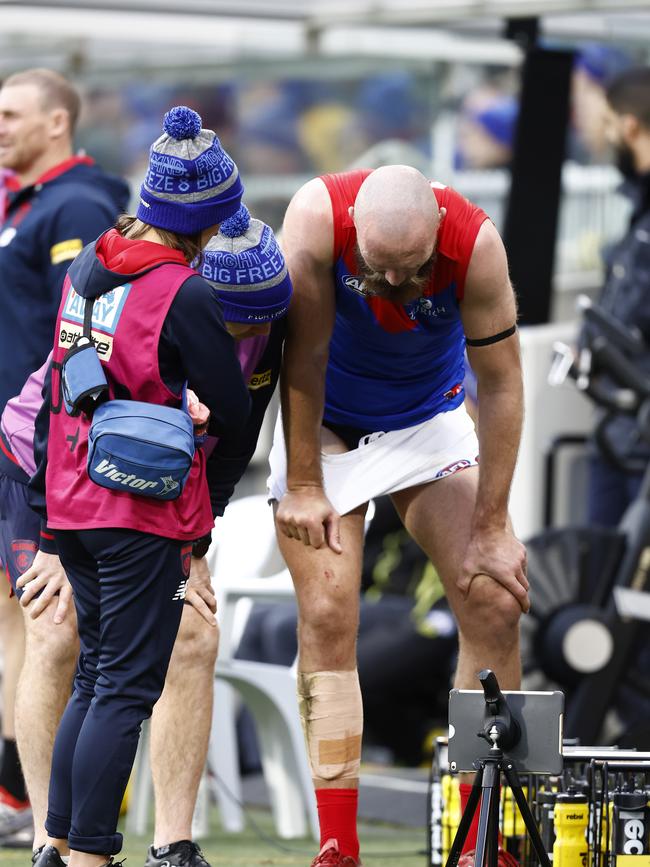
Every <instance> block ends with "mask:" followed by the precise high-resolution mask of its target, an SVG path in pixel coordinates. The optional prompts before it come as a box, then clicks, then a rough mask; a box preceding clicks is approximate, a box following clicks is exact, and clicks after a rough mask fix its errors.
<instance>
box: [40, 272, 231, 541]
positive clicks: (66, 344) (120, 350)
mask: <svg viewBox="0 0 650 867" xmlns="http://www.w3.org/2000/svg"><path fill="white" fill-rule="evenodd" d="M195 273H196V272H195V271H194V270H193V269H191V268H189V267H188V266H186V265H180V264H179V265H177V264H171V263H167V264H164V265H160V266H159V267H157V268H155V269H153V270H152V271H149V272H148V273H146V274H145V275H144V276H142V277H138V278H137V279H136V280H134V281H133V282H132V283H125V284H124V285H122V286H117V287H116V288H115V289H112V290H110V291H109V292H106V293H105V294H104V295H101V296H100V297H98V298H96V299H95V302H94V305H93V319H92V334H93V338H94V340H95V341H96V346H97V351H98V354H99V358H100V360H101V362H102V365H103V367H104V372H105V374H106V379H107V380H108V387H109V396H110V398H111V399H112V398H121V399H123V398H129V399H131V400H140V401H146V402H148V403H156V404H160V405H163V406H172V407H179V406H180V404H181V398H180V395H177V394H173V393H172V392H171V391H170V390H169V389H168V388H167V386H166V385H165V383H164V382H163V381H162V379H161V376H160V371H159V368H158V342H159V340H160V333H161V330H162V327H163V323H164V321H165V318H166V316H167V313H168V311H169V308H170V306H171V303H172V301H173V300H174V298H175V296H176V293H177V292H178V290H179V289H180V287H181V286H182V285H183V283H184V282H185V281H186V280H187V279H189V277H191V276H192V275H194V274H195ZM84 306H85V299H84V298H82V297H81V296H79V295H77V293H76V292H75V291H74V287H73V286H72V284H71V283H70V277H69V276H67V277H66V279H65V283H64V285H63V298H62V301H61V306H60V308H59V314H58V318H57V324H56V337H55V346H54V355H53V370H52V406H51V411H50V433H49V440H48V448H47V475H46V497H47V513H48V517H47V522H48V526H49V527H52V528H54V529H58V530H89V529H100V528H122V529H131V530H138V531H140V532H143V533H152V534H153V535H156V536H165V537H166V538H169V539H182V540H185V539H197V538H199V537H200V536H203V535H205V534H206V533H208V532H209V531H210V530H211V529H212V527H213V524H214V521H213V518H212V510H211V507H210V497H209V493H208V485H207V481H206V475H205V455H204V453H203V451H202V449H197V451H196V454H195V455H194V461H193V464H192V468H191V470H190V475H189V477H188V479H187V482H186V484H185V488H184V489H183V492H182V494H181V495H180V497H179V498H178V499H177V500H168V501H160V500H153V499H147V498H146V497H142V496H138V495H136V494H130V493H128V492H127V491H124V492H121V491H110V490H108V489H107V488H102V487H100V486H99V485H96V484H94V483H93V482H92V481H91V480H90V478H89V476H88V472H87V470H86V461H87V456H88V429H89V427H90V421H89V420H88V419H87V418H86V417H85V416H83V415H81V416H77V417H72V416H69V415H68V414H67V413H66V411H65V407H64V406H63V400H62V395H61V386H60V365H61V362H62V361H63V358H64V356H65V353H66V352H67V350H68V349H69V348H70V346H71V345H72V344H73V343H74V341H75V339H76V338H77V336H78V335H79V334H81V333H82V331H83V316H84Z"/></svg>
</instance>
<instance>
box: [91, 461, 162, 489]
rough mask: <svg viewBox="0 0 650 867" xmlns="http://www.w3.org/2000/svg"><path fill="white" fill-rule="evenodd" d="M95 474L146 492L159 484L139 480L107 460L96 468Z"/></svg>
mask: <svg viewBox="0 0 650 867" xmlns="http://www.w3.org/2000/svg"><path fill="white" fill-rule="evenodd" d="M95 472H96V473H100V475H102V476H106V478H107V479H112V480H113V481H114V482H119V483H120V484H121V485H124V486H125V487H126V488H137V489H138V490H140V491H144V490H145V489H147V488H156V487H157V486H158V482H149V481H147V479H139V478H138V477H137V476H136V475H135V474H134V473H122V472H120V470H119V469H118V468H117V467H116V466H115V464H113V463H111V462H110V461H107V460H106V459H105V458H104V459H103V460H101V461H100V462H99V463H98V464H97V466H96V467H95Z"/></svg>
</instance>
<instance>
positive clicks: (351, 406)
mask: <svg viewBox="0 0 650 867" xmlns="http://www.w3.org/2000/svg"><path fill="white" fill-rule="evenodd" d="M283 232H284V234H283V248H284V251H285V255H286V259H287V263H288V266H289V270H290V274H291V277H292V281H293V285H294V296H293V301H292V305H291V309H290V311H289V324H288V337H287V342H286V344H285V354H284V362H283V370H282V375H281V392H282V419H281V421H280V422H279V423H278V426H277V429H276V435H275V441H274V445H273V449H272V453H271V458H270V462H271V475H270V478H269V490H270V494H271V496H272V498H273V499H274V500H276V501H277V511H276V523H277V529H278V536H279V540H280V547H281V549H282V553H283V555H284V557H285V559H286V561H287V564H288V566H289V568H290V570H291V573H292V576H293V580H294V583H295V587H296V594H297V598H298V606H299V640H300V657H299V676H298V692H299V705H300V713H301V717H302V721H303V725H304V729H305V735H306V741H307V748H308V753H309V760H310V763H311V769H312V776H313V779H314V786H315V789H316V796H317V801H318V808H319V817H320V823H321V851H320V852H319V854H318V855H317V856H316V858H315V860H314V861H313V867H355V865H358V864H360V863H361V862H360V860H359V843H358V839H357V831H356V809H357V788H358V782H359V763H360V750H361V734H362V726H363V720H362V704H361V695H360V692H359V682H358V677H357V672H356V667H355V638H356V630H357V620H358V603H359V581H360V574H361V559H362V546H363V526H364V514H365V511H366V507H367V503H368V500H369V499H370V498H372V497H374V496H377V495H379V494H385V493H389V494H391V496H392V499H393V502H394V503H395V506H396V508H397V511H398V513H399V515H400V517H401V519H402V521H403V523H404V526H405V527H406V529H407V530H408V532H409V533H410V534H411V536H412V537H413V538H414V539H415V541H416V542H417V543H418V544H419V545H420V546H421V548H422V549H423V550H424V551H425V553H426V554H427V555H428V556H429V557H430V558H431V560H432V562H433V564H434V565H435V567H436V569H437V570H438V572H439V574H440V577H441V579H442V581H443V583H444V585H445V588H446V592H447V596H448V599H449V602H450V605H451V607H452V609H453V611H454V614H455V616H456V619H457V621H458V627H459V635H460V655H459V659H458V668H457V672H456V686H458V687H461V688H475V687H476V685H477V684H476V672H478V671H479V670H480V669H482V668H486V667H489V668H491V669H493V670H494V671H495V672H496V674H497V676H498V678H499V682H500V684H501V685H502V687H503V688H504V689H516V688H517V687H518V685H519V680H520V662H519V627H518V623H519V617H520V615H521V613H522V611H524V612H525V611H527V610H528V608H529V600H528V594H527V590H528V582H527V580H526V553H525V549H524V547H523V545H521V543H520V542H519V541H518V540H517V539H516V538H515V537H514V535H513V533H512V529H511V527H510V524H509V520H508V514H507V504H508V494H509V490H510V484H511V479H512V473H513V470H514V466H515V460H516V455H517V449H518V445H519V439H520V431H521V423H522V378H521V365H520V357H519V341H518V337H517V333H516V317H517V313H516V304H515V297H514V293H513V290H512V287H511V285H510V281H509V278H508V265H507V260H506V254H505V250H504V247H503V243H502V241H501V238H500V237H499V234H498V232H497V231H496V229H495V227H494V226H493V224H492V223H491V222H490V220H489V219H488V218H487V216H486V214H485V213H484V212H483V211H481V210H480V208H477V207H476V206H474V205H473V204H471V203H470V202H468V201H467V200H466V199H464V198H463V197H462V196H460V195H459V194H458V193H457V192H455V191H454V190H452V189H450V188H449V187H445V186H444V185H442V184H437V183H431V182H430V181H428V180H427V179H426V178H425V177H424V176H423V175H422V174H420V173H419V172H418V171H416V170H415V169H413V168H410V167H408V166H385V167H382V168H380V169H377V170H375V171H368V170H358V171H353V172H349V173H345V174H338V175H325V176H323V177H321V178H316V179H313V180H311V181H309V182H308V183H307V184H305V185H304V186H303V187H302V188H301V189H300V190H299V191H298V192H297V193H296V194H295V196H294V198H293V200H292V201H291V203H290V205H289V208H288V210H287V214H286V218H285V222H284V230H283ZM466 345H467V353H468V357H469V360H470V363H471V365H472V367H473V369H474V371H475V373H476V374H477V376H478V397H479V402H480V428H479V431H478V439H477V436H476V433H475V430H474V425H473V423H472V422H471V421H470V419H469V417H468V415H467V413H466V411H465V409H464V407H463V387H462V382H463V375H464V365H463V353H464V350H465V347H466ZM479 451H480V466H479ZM469 788H470V787H469V785H463V786H462V793H463V795H462V798H463V807H464V805H465V803H466V800H467V797H468V793H469ZM474 846H475V834H474V835H472V834H470V835H469V837H468V843H467V845H466V852H465V854H464V860H465V862H466V867H467V865H468V864H469V865H471V864H473V852H471V849H473V848H474ZM506 858H507V856H506V853H503V852H500V859H501V863H502V864H503V861H504V859H506Z"/></svg>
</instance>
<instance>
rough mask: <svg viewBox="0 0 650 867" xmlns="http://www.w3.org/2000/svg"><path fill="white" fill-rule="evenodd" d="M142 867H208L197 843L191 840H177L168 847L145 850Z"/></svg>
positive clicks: (151, 847) (150, 847)
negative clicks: (145, 858) (145, 855)
mask: <svg viewBox="0 0 650 867" xmlns="http://www.w3.org/2000/svg"><path fill="white" fill-rule="evenodd" d="M144 867H210V865H209V864H208V862H207V861H206V860H205V856H204V855H203V852H201V849H200V847H199V846H198V844H197V843H193V842H192V840H179V841H178V842H177V843H170V844H169V846H161V847H160V848H159V849H154V847H153V846H149V848H148V849H147V860H146V861H145V862H144Z"/></svg>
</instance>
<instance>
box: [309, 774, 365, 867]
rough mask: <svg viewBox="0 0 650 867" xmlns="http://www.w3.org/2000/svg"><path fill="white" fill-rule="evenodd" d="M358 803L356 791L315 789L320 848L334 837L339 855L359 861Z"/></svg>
mask: <svg viewBox="0 0 650 867" xmlns="http://www.w3.org/2000/svg"><path fill="white" fill-rule="evenodd" d="M358 802H359V790H358V789H316V803H317V805H318V820H319V823H320V845H321V848H322V847H323V846H324V845H325V843H326V842H327V841H328V840H329V839H331V838H332V837H334V839H335V840H338V843H339V851H340V853H341V855H350V856H351V857H352V858H354V859H355V860H356V861H358V860H359V838H358V837H357V805H358Z"/></svg>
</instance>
